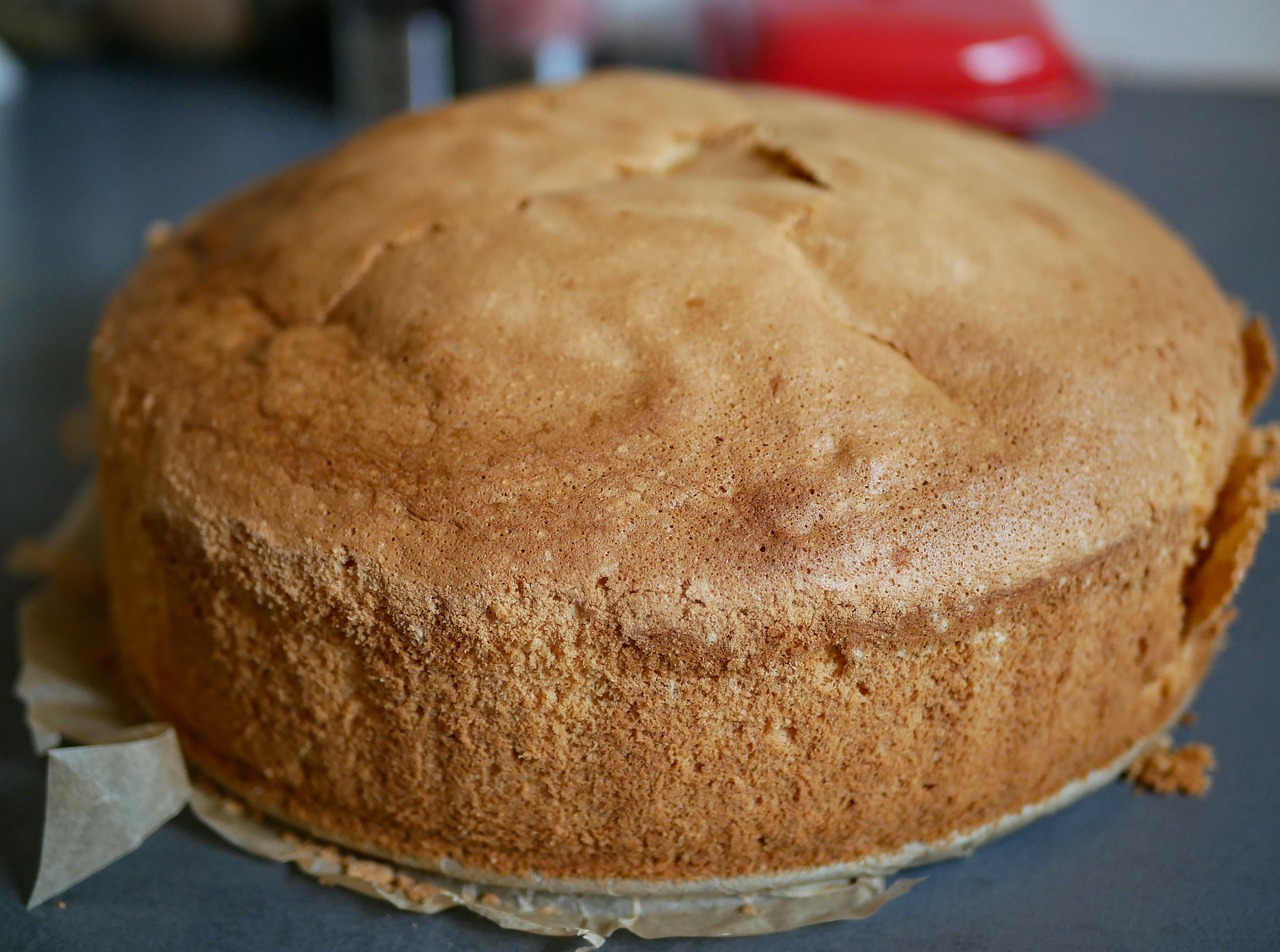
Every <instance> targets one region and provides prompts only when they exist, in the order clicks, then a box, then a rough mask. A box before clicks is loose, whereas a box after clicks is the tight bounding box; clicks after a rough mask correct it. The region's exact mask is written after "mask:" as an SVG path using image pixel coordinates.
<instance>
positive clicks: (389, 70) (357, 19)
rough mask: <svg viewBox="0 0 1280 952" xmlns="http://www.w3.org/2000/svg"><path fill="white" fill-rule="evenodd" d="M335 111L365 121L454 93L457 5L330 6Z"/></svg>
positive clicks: (356, 2)
mask: <svg viewBox="0 0 1280 952" xmlns="http://www.w3.org/2000/svg"><path fill="white" fill-rule="evenodd" d="M330 15H331V17H332V20H331V23H332V31H333V57H334V88H335V94H336V99H337V102H338V107H339V109H341V110H342V111H343V112H345V113H346V114H348V115H349V116H351V117H353V118H355V119H357V120H359V121H368V120H372V119H376V118H378V117H380V116H386V115H390V114H392V113H395V112H400V111H403V110H405V109H418V108H422V107H425V106H430V105H432V104H434V103H437V102H439V101H441V100H444V99H448V98H450V97H451V96H452V95H453V94H454V92H455V87H456V83H455V71H454V63H455V60H454V43H455V34H454V31H455V21H456V19H457V15H456V5H455V4H453V3H440V2H429V0H333V2H332V3H331V5H330Z"/></svg>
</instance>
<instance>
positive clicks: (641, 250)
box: [94, 73, 1245, 650]
mask: <svg viewBox="0 0 1280 952" xmlns="http://www.w3.org/2000/svg"><path fill="white" fill-rule="evenodd" d="M1240 330H1241V328H1240V315H1239V311H1238V308H1237V307H1235V306H1234V305H1233V304H1232V303H1230V302H1229V301H1227V300H1226V299H1225V298H1224V297H1223V295H1222V294H1221V292H1220V291H1219V290H1218V289H1217V288H1216V286H1215V284H1214V283H1213V281H1212V279H1211V278H1210V277H1209V276H1208V275H1207V274H1206V272H1205V271H1204V269H1203V268H1202V267H1201V266H1200V265H1199V264H1198V263H1197V261H1196V260H1195V258H1194V256H1193V255H1192V254H1191V253H1190V252H1189V251H1188V250H1187V249H1186V248H1185V247H1184V246H1183V244H1182V243H1181V242H1180V241H1179V240H1178V239H1177V238H1176V237H1174V236H1172V235H1171V234H1170V233H1169V232H1168V231H1167V230H1166V229H1165V228H1164V227H1163V226H1161V225H1160V224H1159V223H1158V222H1157V221H1155V220H1154V219H1153V218H1152V217H1151V216H1150V215H1149V214H1148V213H1147V212H1145V211H1144V210H1142V209H1141V208H1140V207H1139V206H1137V205H1136V204H1135V203H1134V202H1132V201H1131V200H1129V199H1128V198H1126V197H1125V196H1123V195H1122V194H1120V193H1119V192H1117V191H1116V190H1115V189H1114V188H1113V187H1111V186H1109V185H1107V184H1105V183H1102V182H1100V181H1099V180H1098V179H1097V178H1095V177H1094V176H1092V175H1090V174H1089V173H1087V172H1085V171H1083V170H1082V169H1080V168H1079V167H1078V166H1076V165H1074V164H1073V163H1072V162H1070V161H1069V160H1067V159H1065V158H1063V157H1060V156H1058V155H1055V154H1053V153H1051V152H1047V151H1043V150H1039V149H1036V148H1033V147H1029V146H1027V145H1024V144H1022V143H1019V142H1016V141H1013V140H1010V139H1006V138H1002V137H998V136H995V135H992V134H987V133H983V132H978V131H973V130H969V129H965V128H962V127H960V126H957V125H954V124H951V123H948V122H943V121H938V120H931V119H923V118H919V117H915V116H912V115H908V114H904V113H897V112H889V111H882V110H877V109H871V108H866V107H855V106H852V105H848V104H844V103H837V102H835V101H830V100H824V99H819V98H814V97H809V96H804V95H800V94H795V93H784V92H781V91H768V90H763V89H752V88H736V87H728V86H723V85H718V84H715V83H711V82H707V81H702V80H695V79H687V78H675V77H667V76H661V75H650V74H638V73H604V74H599V75H597V76H594V77H592V78H589V79H587V80H585V81H583V82H581V83H579V84H576V85H573V86H568V87H559V88H554V89H546V88H539V89H520V90H515V91H507V92H502V93H497V94H491V95H487V96H483V97H478V98H473V99H470V100H466V101H463V102H461V103H459V104H456V105H452V106H449V107H447V108H443V109H439V110H436V111H433V112H429V113H424V114H416V115H408V116H403V117H400V118H397V119H394V120H392V121H389V122H387V123H384V124H382V125H379V126H377V127H375V128H373V129H371V130H370V131H368V132H366V133H364V134H362V135H359V136H357V137H356V138H355V139H353V140H351V141H349V142H348V143H346V144H345V145H343V146H341V147H339V148H338V149H336V150H335V151H333V152H331V153H329V154H327V155H324V156H321V157H319V158H317V159H314V160H311V161H309V162H306V163H304V164H302V165H299V166H297V167H295V168H293V169H291V170H289V171H286V172H285V173H283V174H281V175H279V176H277V177H275V178H273V179H271V180H269V181H267V182H265V183H263V184H260V185H257V186H255V187H252V188H250V189H249V190H247V191H245V192H243V193H241V194H239V195H237V196H234V197H233V198H231V199H230V200H229V201H226V202H224V203H222V204H220V205H217V206H215V207H214V208H212V209H210V210H208V211H206V212H204V213H202V214H201V215H199V216H197V217H196V218H195V219H193V220H192V221H190V222H188V223H187V224H185V225H184V226H183V227H181V228H180V229H178V230H177V231H176V232H175V233H174V234H173V235H172V236H171V237H169V238H167V239H165V240H163V241H162V242H160V243H159V244H158V246H157V247H156V248H154V249H153V250H152V251H151V253H150V254H149V255H148V257H147V258H146V260H145V261H144V262H143V264H142V265H141V267H140V268H139V269H138V271H137V272H136V273H135V275H134V276H133V278H132V279H131V281H130V282H129V284H128V285H127V286H126V287H125V289H124V290H123V291H122V292H121V293H120V294H119V295H118V296H117V298H116V300H115V301H114V302H113V304H112V306H111V308H110V309H109V312H108V314H107V317H106V320H105V322H104V326H103V329H102V331H101V333H100V335H99V338H98V340H97V342H96V345H95V354H94V389H95V398H96V400H97V402H98V406H99V409H100V413H101V414H102V416H101V419H102V420H104V421H105V422H106V425H105V427H104V428H103V432H104V433H114V434H116V436H115V437H108V438H107V443H110V442H111V440H112V439H115V440H117V441H126V442H127V441H130V440H133V441H138V442H137V443H136V445H135V447H134V449H135V450H136V451H138V452H140V453H142V454H143V455H144V456H145V459H146V460H147V463H146V466H147V469H146V474H147V475H146V479H145V486H144V487H143V488H142V491H144V492H146V493H147V494H148V495H149V497H150V498H151V499H153V500H154V507H155V510H156V512H157V513H158V516H159V518H160V521H161V522H164V521H166V520H168V521H170V522H180V523H182V524H183V525H185V526H188V527H194V528H195V529H196V530H197V534H198V535H199V537H200V539H201V540H202V542H201V544H202V545H203V546H204V548H205V550H206V553H207V554H208V557H209V558H214V559H217V558H228V559H229V558H234V557H238V556H237V555H236V553H243V552H245V551H249V550H251V551H254V552H257V553H259V555H260V556H261V558H262V559H265V560H268V561H269V560H270V559H277V560H281V561H280V564H281V565H283V564H285V563H288V564H290V565H294V566H295V567H297V566H303V567H309V568H308V569H307V572H304V573H302V574H304V575H305V574H309V575H310V577H312V578H313V579H320V580H324V579H329V580H331V581H330V582H315V583H314V584H317V585H322V586H328V588H326V592H327V593H328V596H333V597H338V598H346V599H347V600H348V602H350V603H351V605H353V606H356V605H357V603H358V602H360V600H361V599H364V602H362V604H365V603H367V605H372V604H373V602H374V601H377V600H378V599H377V598H373V597H372V596H368V592H370V591H375V590H376V591H377V592H381V593H382V595H380V596H378V598H382V599H383V602H390V603H394V604H396V605H399V606H400V608H399V609H397V611H399V612H400V615H398V616H397V620H396V624H403V625H409V626H412V625H414V624H419V623H421V624H426V623H430V622H431V620H432V619H433V618H438V617H439V615H440V613H441V612H442V611H444V612H446V613H448V614H449V615H450V617H451V619H452V620H453V623H455V624H459V625H463V626H464V627H465V626H466V625H472V626H474V627H475V630H477V631H480V630H482V629H484V628H485V626H489V627H490V628H503V627H504V626H506V627H507V628H509V629H510V630H511V631H513V632H516V633H518V631H520V630H527V628H528V627H529V626H530V625H547V624H559V623H561V622H563V623H565V624H570V623H572V619H573V618H575V617H588V618H590V619H594V620H596V621H598V622H599V623H600V624H601V625H603V626H604V627H608V628H612V629H613V630H617V631H621V632H622V633H623V635H627V634H629V633H630V634H635V635H637V636H640V635H645V634H655V633H673V634H681V635H685V636H688V638H690V639H692V640H693V641H696V642H698V643H701V644H710V643H715V642H717V641H718V640H719V641H720V642H721V643H722V644H724V645H725V646H726V650H728V647H729V646H731V645H732V644H733V643H735V642H737V643H747V642H749V641H750V640H752V639H759V638H762V637H774V635H773V634H771V632H776V631H777V626H778V625H780V624H781V625H787V626H790V627H792V628H803V627H805V626H813V625H822V624H836V623H843V622H840V621H838V620H840V619H843V620H844V621H848V620H850V619H862V620H863V621H870V622H892V621H893V619H895V618H900V617H902V616H903V615H904V614H906V613H908V612H913V611H917V610H919V609H921V608H922V607H928V606H933V608H934V609H935V614H936V613H937V612H943V613H945V610H946V606H947V605H950V604H953V603H954V604H960V603H963V602H964V600H965V599H971V598H973V597H976V596H978V595H981V594H982V593H984V592H990V591H995V590H1000V589H1013V588H1016V587H1018V586H1019V585H1022V584H1024V583H1026V582H1027V581H1028V580H1031V579H1036V578H1042V577H1044V576H1045V575H1046V573H1052V572H1053V571H1055V569H1056V568H1059V567H1062V566H1068V565H1073V564H1077V563H1079V562H1081V561H1082V560H1085V559H1087V558H1089V557H1090V556H1091V555H1094V554H1096V553H1099V552H1101V551H1103V550H1105V549H1106V548H1108V547H1109V546H1113V545H1116V544H1118V543H1119V542H1121V541H1122V540H1123V539H1124V538H1125V537H1126V536H1127V535H1128V534H1129V533H1131V532H1132V531H1134V530H1135V528H1138V527H1142V526H1146V525H1148V524H1150V523H1151V522H1152V521H1153V520H1154V519H1156V518H1157V517H1158V516H1159V514H1161V513H1165V512H1167V511H1168V510H1170V509H1171V508H1177V507H1186V508H1187V509H1189V510H1195V511H1197V512H1199V513H1201V514H1202V515H1203V514H1204V513H1206V512H1207V511H1208V509H1210V508H1211V507H1212V505H1213V497H1214V493H1215V491H1216V488H1217V486H1218V484H1219V483H1220V482H1221V480H1222V478H1223V475H1224V473H1225V470H1226V466H1227V463H1228V462H1229V460H1230V457H1231V453H1232V448H1233V447H1234V445H1235V442H1236V440H1237V439H1238V437H1239V435H1240V433H1241V431H1242V427H1243V418H1242V411H1241V404H1242V400H1243V397H1244V389H1245V379H1244V368H1243V363H1244V361H1243V357H1242V353H1241V344H1240ZM117 450H118V447H115V448H113V446H112V445H104V446H103V447H102V452H107V453H109V452H113V451H117ZM344 572H345V573H348V574H353V575H354V577H355V578H358V579H359V580H360V582H359V584H358V585H355V587H354V588H353V587H352V586H351V585H346V583H339V582H337V581H332V580H334V579H339V578H340V577H342V576H343V573H344ZM299 577H301V575H299ZM298 584H299V585H301V584H303V583H301V582H299V583H298ZM343 585H346V587H343ZM362 586H363V588H362ZM356 589H360V590H361V591H364V592H365V595H357V594H353V593H354V592H356ZM344 592H345V593H346V594H345V595H344V594H343V593H344ZM335 593H337V594H336V596H335ZM387 593H391V594H392V596H394V597H389V598H384V597H383V596H386V595H387ZM312 594H314V593H312ZM293 597H299V598H301V597H310V596H308V595H307V593H305V592H303V591H301V589H299V590H298V591H295V592H294V593H293ZM411 606H417V607H411ZM357 610H366V612H367V613H368V614H369V617H372V614H373V613H375V609H374V608H373V607H367V608H366V609H358V606H357V607H356V608H352V611H357ZM379 610H380V609H379ZM415 612H418V613H421V617H418V616H417V615H415ZM565 619H568V621H565ZM833 620H835V621H833Z"/></svg>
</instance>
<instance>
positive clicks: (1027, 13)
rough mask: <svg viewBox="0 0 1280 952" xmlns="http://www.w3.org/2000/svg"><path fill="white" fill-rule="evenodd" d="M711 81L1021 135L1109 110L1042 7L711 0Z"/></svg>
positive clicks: (921, 0) (1025, 2)
mask: <svg viewBox="0 0 1280 952" xmlns="http://www.w3.org/2000/svg"><path fill="white" fill-rule="evenodd" d="M701 30H702V33H701V44H702V52H703V58H704V60H705V65H706V68H707V69H708V71H709V72H711V73H713V74H716V75H720V76H727V77H732V78H737V79H746V80H752V81H755V82H765V83H777V84H779V85H784V86H798V87H803V88H808V89H816V90H821V91H825V92H830V93H836V94H839V95H844V96H849V97H852V98H857V99H867V100H873V101H878V102H885V103H892V104H897V105H904V106H912V107H916V108H920V109H927V110H930V111H933V112H940V113H945V114H948V115H952V116H958V117H960V118H962V119H967V120H969V121H971V122H977V123H982V124H985V125H990V126H995V127H997V128H1000V129H1005V130H1008V131H1011V132H1029V131H1033V130H1037V129H1044V128H1049V127H1053V126H1059V125H1063V124H1065V123H1070V122H1075V121H1078V120H1080V119H1083V118H1085V117H1087V116H1088V115H1090V114H1091V113H1092V112H1093V111H1094V110H1095V109H1096V108H1097V105H1098V102H1099V93H1098V89H1097V86H1096V84H1095V83H1094V82H1093V80H1092V79H1091V78H1090V77H1089V76H1088V74H1087V73H1085V71H1084V70H1083V69H1082V68H1081V67H1080V66H1079V65H1078V64H1077V63H1076V62H1075V60H1074V58H1073V57H1072V55H1071V54H1070V52H1069V51H1068V50H1067V48H1066V47H1065V45H1064V44H1063V42H1062V41H1061V40H1060V39H1059V38H1058V36H1057V34H1056V33H1055V32H1054V30H1053V28H1052V25H1051V24H1050V23H1049V20H1048V18H1047V17H1046V16H1045V14H1044V13H1043V11H1042V10H1041V9H1040V7H1039V6H1038V5H1037V4H1036V3H1035V2H1033V0H986V2H983V3H971V2H966V0H708V2H706V3H704V4H703V6H702V23H701Z"/></svg>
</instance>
